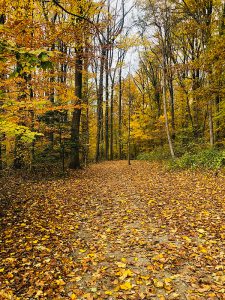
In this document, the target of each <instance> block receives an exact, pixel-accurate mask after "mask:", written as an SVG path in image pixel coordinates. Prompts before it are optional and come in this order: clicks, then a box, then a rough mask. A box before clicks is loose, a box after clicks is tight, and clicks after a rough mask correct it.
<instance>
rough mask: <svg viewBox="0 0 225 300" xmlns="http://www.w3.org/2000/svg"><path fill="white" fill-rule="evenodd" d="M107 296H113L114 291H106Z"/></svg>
mask: <svg viewBox="0 0 225 300" xmlns="http://www.w3.org/2000/svg"><path fill="white" fill-rule="evenodd" d="M105 294H106V295H110V296H111V295H112V294H113V292H112V291H105Z"/></svg>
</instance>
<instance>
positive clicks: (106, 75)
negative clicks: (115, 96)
mask: <svg viewBox="0 0 225 300" xmlns="http://www.w3.org/2000/svg"><path fill="white" fill-rule="evenodd" d="M108 54H109V51H108V49H107V50H106V61H105V159H106V160H108V159H109V61H108V58H109V55H108Z"/></svg>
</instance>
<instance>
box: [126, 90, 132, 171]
mask: <svg viewBox="0 0 225 300" xmlns="http://www.w3.org/2000/svg"><path fill="white" fill-rule="evenodd" d="M130 121H131V95H130V91H129V105H128V141H127V161H128V165H131V162H130V160H131V153H130Z"/></svg>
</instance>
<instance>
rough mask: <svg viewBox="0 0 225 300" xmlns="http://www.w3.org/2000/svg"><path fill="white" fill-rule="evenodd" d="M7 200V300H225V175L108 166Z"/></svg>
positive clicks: (23, 187)
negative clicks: (216, 175) (8, 203)
mask: <svg viewBox="0 0 225 300" xmlns="http://www.w3.org/2000/svg"><path fill="white" fill-rule="evenodd" d="M8 186H10V184H9V185H8ZM11 186H12V185H11ZM2 195H3V196H2V197H3V198H6V197H8V198H9V200H10V203H11V204H10V205H9V206H8V207H7V209H6V207H5V209H4V213H3V217H2V221H1V225H2V228H1V240H0V242H1V244H0V245H1V265H0V299H23V300H26V299H80V300H82V299H84V300H85V299H87V300H93V299H109V300H114V299H134V300H138V299H153V300H154V299H155V300H156V299H159V300H163V299H168V300H170V299H171V300H172V299H179V300H183V299H188V300H195V299H196V300H198V299H199V300H200V299H225V296H224V295H225V264H224V261H225V259H224V258H225V255H224V251H225V239H224V238H225V225H224V219H225V218H224V208H225V204H224V197H225V178H224V177H223V176H222V175H220V176H218V177H215V176H213V174H211V173H209V172H206V171H205V172H202V173H201V172H200V171H195V172H193V171H179V172H172V173H170V172H168V171H165V170H164V169H163V168H162V166H161V165H159V164H156V163H147V162H137V161H134V162H132V165H131V166H127V164H126V162H121V161H117V162H104V163H100V164H97V165H92V166H90V167H89V168H87V169H86V170H81V171H76V172H71V175H70V177H69V178H66V179H59V180H52V181H41V182H35V181H20V182H17V183H16V184H15V183H14V185H13V189H11V190H10V189H9V188H8V190H7V185H6V186H4V191H3V193H2Z"/></svg>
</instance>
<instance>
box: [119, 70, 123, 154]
mask: <svg viewBox="0 0 225 300" xmlns="http://www.w3.org/2000/svg"><path fill="white" fill-rule="evenodd" d="M118 134H119V159H122V66H120V70H119V132H118Z"/></svg>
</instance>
